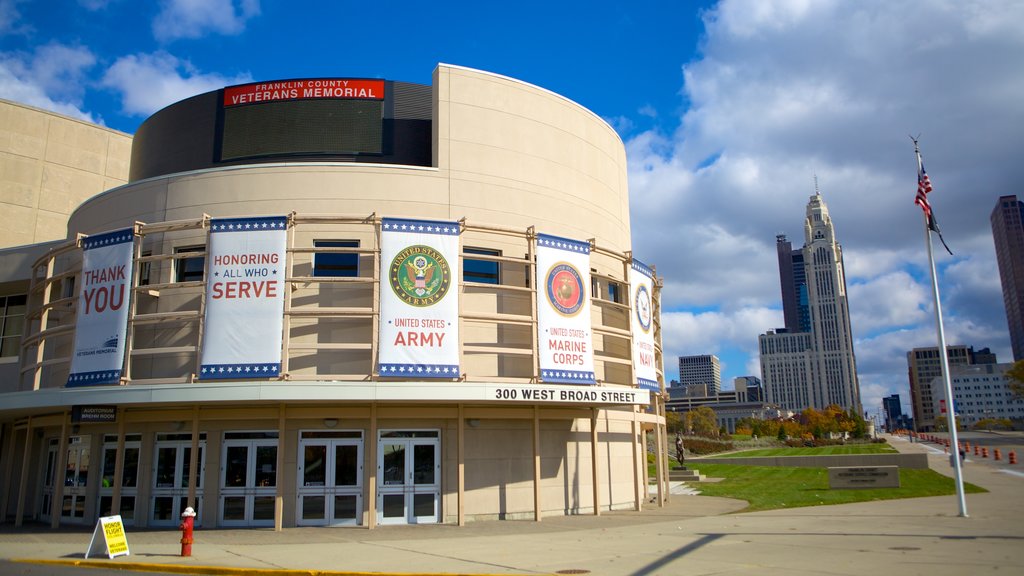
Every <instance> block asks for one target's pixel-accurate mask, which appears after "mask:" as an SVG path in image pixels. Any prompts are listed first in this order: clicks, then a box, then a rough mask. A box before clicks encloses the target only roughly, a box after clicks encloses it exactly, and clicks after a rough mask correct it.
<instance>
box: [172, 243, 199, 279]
mask: <svg viewBox="0 0 1024 576" xmlns="http://www.w3.org/2000/svg"><path fill="white" fill-rule="evenodd" d="M205 250H206V247H205V246H186V247H183V248H175V249H174V253H175V254H182V253H184V252H203V251H205ZM205 272H206V257H205V256H193V257H191V258H188V257H186V258H178V259H176V260H175V266H174V281H175V282H197V281H201V280H202V279H203V275H204V273H205Z"/></svg>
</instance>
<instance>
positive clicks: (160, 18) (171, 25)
mask: <svg viewBox="0 0 1024 576" xmlns="http://www.w3.org/2000/svg"><path fill="white" fill-rule="evenodd" d="M259 14H260V3H259V0H238V1H237V2H235V1H234V0H163V1H162V2H160V13H159V14H157V16H156V18H155V19H154V20H153V35H154V36H155V37H156V39H157V40H159V41H161V42H167V41H170V40H175V39H178V38H200V37H202V36H205V35H206V34H207V33H211V32H212V33H217V34H224V35H228V36H233V35H237V34H241V33H242V32H243V31H244V30H245V24H246V22H248V21H249V19H251V18H254V17H256V16H258V15H259Z"/></svg>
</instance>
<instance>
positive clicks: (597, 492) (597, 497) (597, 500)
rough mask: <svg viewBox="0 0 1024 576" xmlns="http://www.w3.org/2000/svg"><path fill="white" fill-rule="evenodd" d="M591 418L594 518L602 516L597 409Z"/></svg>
mask: <svg viewBox="0 0 1024 576" xmlns="http://www.w3.org/2000/svg"><path fill="white" fill-rule="evenodd" d="M592 410H593V413H592V414H591V416H590V467H591V469H592V475H593V478H594V516H600V515H601V483H600V482H599V481H598V466H597V408H593V409H592Z"/></svg>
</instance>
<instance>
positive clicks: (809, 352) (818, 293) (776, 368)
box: [759, 193, 861, 412]
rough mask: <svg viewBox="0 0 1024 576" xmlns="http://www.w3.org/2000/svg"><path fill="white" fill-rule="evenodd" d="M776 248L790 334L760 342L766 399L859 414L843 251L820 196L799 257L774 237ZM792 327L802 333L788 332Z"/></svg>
mask: <svg viewBox="0 0 1024 576" xmlns="http://www.w3.org/2000/svg"><path fill="white" fill-rule="evenodd" d="M776 246H777V251H778V254H779V273H780V278H781V281H782V293H783V306H784V308H785V307H786V306H787V305H788V306H789V309H786V310H785V313H784V315H785V318H786V323H787V326H786V328H784V329H782V330H775V331H769V332H768V333H766V334H762V335H761V336H760V337H759V344H760V351H761V377H762V378H763V379H764V388H765V398H766V399H767V401H768V402H774V403H777V404H779V405H781V406H783V407H785V408H787V409H790V410H802V409H804V408H808V407H811V408H815V409H822V408H825V407H827V406H829V405H832V404H835V405H838V406H841V407H843V408H844V409H854V410H857V411H858V412H859V411H861V400H860V384H859V382H858V379H857V362H856V357H855V354H854V349H853V331H852V328H851V327H850V308H849V304H848V302H847V296H846V273H845V270H844V265H843V251H842V247H841V246H840V245H839V242H838V241H837V240H836V235H835V228H834V226H833V224H832V218H831V217H830V216H829V212H828V207H827V206H826V205H825V201H824V200H823V199H822V197H821V194H820V193H815V195H814V196H811V198H810V200H809V201H808V203H807V211H806V217H805V218H804V246H803V248H802V249H801V250H800V255H801V256H800V257H799V258H798V257H797V256H796V255H795V254H796V251H794V250H791V249H790V247H789V242H788V241H787V240H786V239H785V236H778V237H776ZM787 253H788V255H787ZM799 269H802V274H801V273H800V272H798V270H799ZM804 294H806V303H805V302H804V296H803V295H804ZM805 304H806V308H805ZM794 306H795V308H796V309H795V310H794ZM805 309H806V314H805V312H804V310H805ZM792 322H798V323H799V330H797V331H794V330H792V329H791V328H790V326H789V324H790V323H792ZM808 323H809V329H808V328H807V324H808ZM801 335H803V336H801Z"/></svg>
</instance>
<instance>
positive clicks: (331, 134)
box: [220, 99, 384, 160]
mask: <svg viewBox="0 0 1024 576" xmlns="http://www.w3.org/2000/svg"><path fill="white" fill-rule="evenodd" d="M383 110H384V103H383V101H382V100H350V99H347V100H334V99H318V100H288V101H276V102H274V101H272V102H266V103H260V104H249V105H246V106H233V107H230V108H228V107H226V108H224V130H223V137H222V139H221V154H220V159H221V160H236V159H240V158H250V157H257V156H267V155H277V154H381V153H383V140H384V137H383V133H384V131H383V124H384V123H383Z"/></svg>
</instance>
